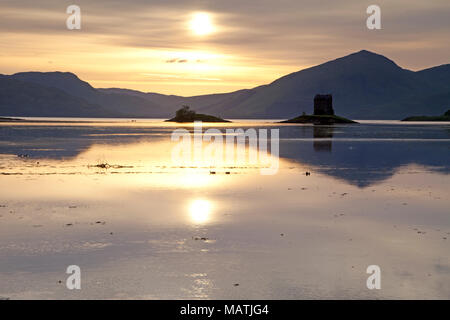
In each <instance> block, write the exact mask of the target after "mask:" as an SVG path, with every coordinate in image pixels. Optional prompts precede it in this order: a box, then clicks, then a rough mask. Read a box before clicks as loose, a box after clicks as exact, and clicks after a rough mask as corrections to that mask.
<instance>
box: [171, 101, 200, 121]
mask: <svg viewBox="0 0 450 320" xmlns="http://www.w3.org/2000/svg"><path fill="white" fill-rule="evenodd" d="M195 115H196V112H195V111H194V110H191V107H189V106H187V105H183V107H182V108H181V109H179V110H177V112H176V113H175V118H176V119H186V120H188V119H189V120H193V119H194V118H195Z"/></svg>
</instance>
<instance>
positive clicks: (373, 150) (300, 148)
mask: <svg viewBox="0 0 450 320" xmlns="http://www.w3.org/2000/svg"><path fill="white" fill-rule="evenodd" d="M285 129H287V130H291V131H293V130H297V131H298V132H299V133H300V132H301V134H302V135H303V138H302V139H297V140H296V139H295V138H291V139H288V140H281V141H280V157H283V158H288V159H291V160H295V161H298V162H301V163H302V164H307V165H311V166H312V167H314V168H315V170H317V171H319V172H321V173H324V174H327V175H330V176H334V177H337V178H340V179H343V180H345V181H347V182H348V183H351V184H354V185H357V186H359V187H366V186H369V185H372V184H374V183H377V182H378V181H382V180H385V179H388V178H389V177H391V176H392V175H393V174H394V172H395V170H396V169H397V168H399V167H402V166H405V165H408V164H413V163H414V164H419V165H423V166H426V167H430V169H431V170H435V171H439V172H443V173H448V172H449V171H450V164H449V162H448V159H449V158H450V149H449V143H450V142H449V141H448V139H449V138H450V136H449V133H448V129H445V127H444V126H428V127H425V126H415V127H414V126H408V127H406V126H399V125H390V126H388V125H383V126H381V125H380V126H375V125H360V126H358V127H353V128H352V127H351V126H347V127H344V126H342V127H335V129H332V128H330V127H322V128H320V129H319V128H317V127H312V126H311V127H302V128H283V129H282V133H280V136H281V137H284V136H286V133H284V132H283V131H284V130H285ZM292 135H293V134H292V133H287V136H292ZM327 135H328V136H329V140H323V139H324V138H325V136H327ZM333 135H334V137H333V139H331V137H330V136H333ZM319 137H320V139H319V140H317V138H319ZM308 138H309V139H308ZM321 139H322V140H321ZM318 143H320V145H318ZM325 143H327V144H325ZM331 146H332V148H331ZM324 150H326V151H328V152H321V151H324Z"/></svg>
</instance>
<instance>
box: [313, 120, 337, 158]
mask: <svg viewBox="0 0 450 320" xmlns="http://www.w3.org/2000/svg"><path fill="white" fill-rule="evenodd" d="M333 130H334V128H333V127H332V126H330V127H319V126H314V142H313V147H314V151H327V152H331V146H332V141H331V138H333ZM316 139H326V140H316Z"/></svg>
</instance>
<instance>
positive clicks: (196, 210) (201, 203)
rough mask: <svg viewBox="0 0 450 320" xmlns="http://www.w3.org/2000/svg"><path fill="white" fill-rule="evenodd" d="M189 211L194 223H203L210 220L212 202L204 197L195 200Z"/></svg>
mask: <svg viewBox="0 0 450 320" xmlns="http://www.w3.org/2000/svg"><path fill="white" fill-rule="evenodd" d="M189 211H190V214H191V219H192V221H193V222H194V223H197V224H203V223H205V222H207V221H208V220H209V215H210V213H211V203H210V202H209V201H207V200H202V199H197V200H194V201H193V202H192V203H191V205H190V207H189Z"/></svg>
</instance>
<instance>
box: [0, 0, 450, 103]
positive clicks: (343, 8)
mask: <svg viewBox="0 0 450 320" xmlns="http://www.w3.org/2000/svg"><path fill="white" fill-rule="evenodd" d="M70 4H73V1H65V0H42V1H39V2H37V1H31V0H14V1H13V0H2V2H1V3H0V23H1V29H0V40H1V41H0V55H1V60H0V73H3V74H11V73H15V72H22V71H70V72H73V73H76V74H77V75H78V76H79V77H80V78H81V79H83V80H86V81H88V82H89V83H91V84H92V85H93V86H94V87H122V88H131V89H137V90H142V91H150V92H160V93H166V94H178V95H196V94H206V93H216V92H228V91H234V90H238V89H243V88H250V87H255V86H257V85H261V84H266V83H269V82H271V81H273V80H275V79H276V78H278V77H280V76H283V75H285V74H288V73H290V72H294V71H298V70H300V69H302V68H305V67H309V66H313V65H315V64H318V63H322V62H325V61H327V60H330V59H334V58H337V57H339V56H343V55H346V54H349V53H351V52H354V51H359V50H361V49H367V50H371V51H375V52H377V53H380V54H383V55H386V56H387V57H389V58H391V59H393V60H394V61H396V62H397V63H398V64H399V65H400V66H402V67H405V68H410V69H421V68H425V67H429V66H434V65H439V64H444V63H449V62H450V61H449V59H448V57H450V45H449V41H448V39H449V38H450V37H449V35H450V31H449V30H450V28H449V24H450V22H449V19H448V16H449V13H450V5H449V1H448V0H444V1H441V0H435V1H433V3H432V4H430V3H429V2H427V1H418V0H408V1H406V0H398V1H396V2H395V3H392V1H379V2H378V4H379V5H380V7H381V9H382V30H376V31H371V30H368V29H367V28H366V24H365V20H366V18H367V14H366V12H365V11H366V8H367V6H368V5H370V4H372V3H371V2H370V1H360V0H348V1H339V2H338V1H320V2H319V1H312V0H302V1H298V0H297V1H296V0H289V1H288V0H279V1H268V0H248V1H242V0H240V1H237V0H229V1H193V0H192V1H190V0H174V1H160V0H153V1H151V0H145V1H144V0H133V1H126V2H125V1H119V0H108V1H106V0H98V1H95V2H94V3H93V1H87V0H80V1H76V4H78V5H79V6H80V8H81V14H82V24H81V30H68V29H67V28H66V25H65V24H66V18H67V17H68V14H66V8H67V6H68V5H70ZM200 12H201V13H204V16H203V17H205V16H206V17H207V19H209V25H208V24H206V25H205V24H204V21H203V22H202V21H201V20H200V22H199V23H200V24H199V23H197V25H195V23H194V26H193V23H192V21H193V19H194V17H195V15H196V14H197V13H200ZM194 22H195V19H194ZM202 23H203V24H202ZM196 28H197V29H196ZM205 30H206V31H205ZM204 31H205V32H204Z"/></svg>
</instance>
